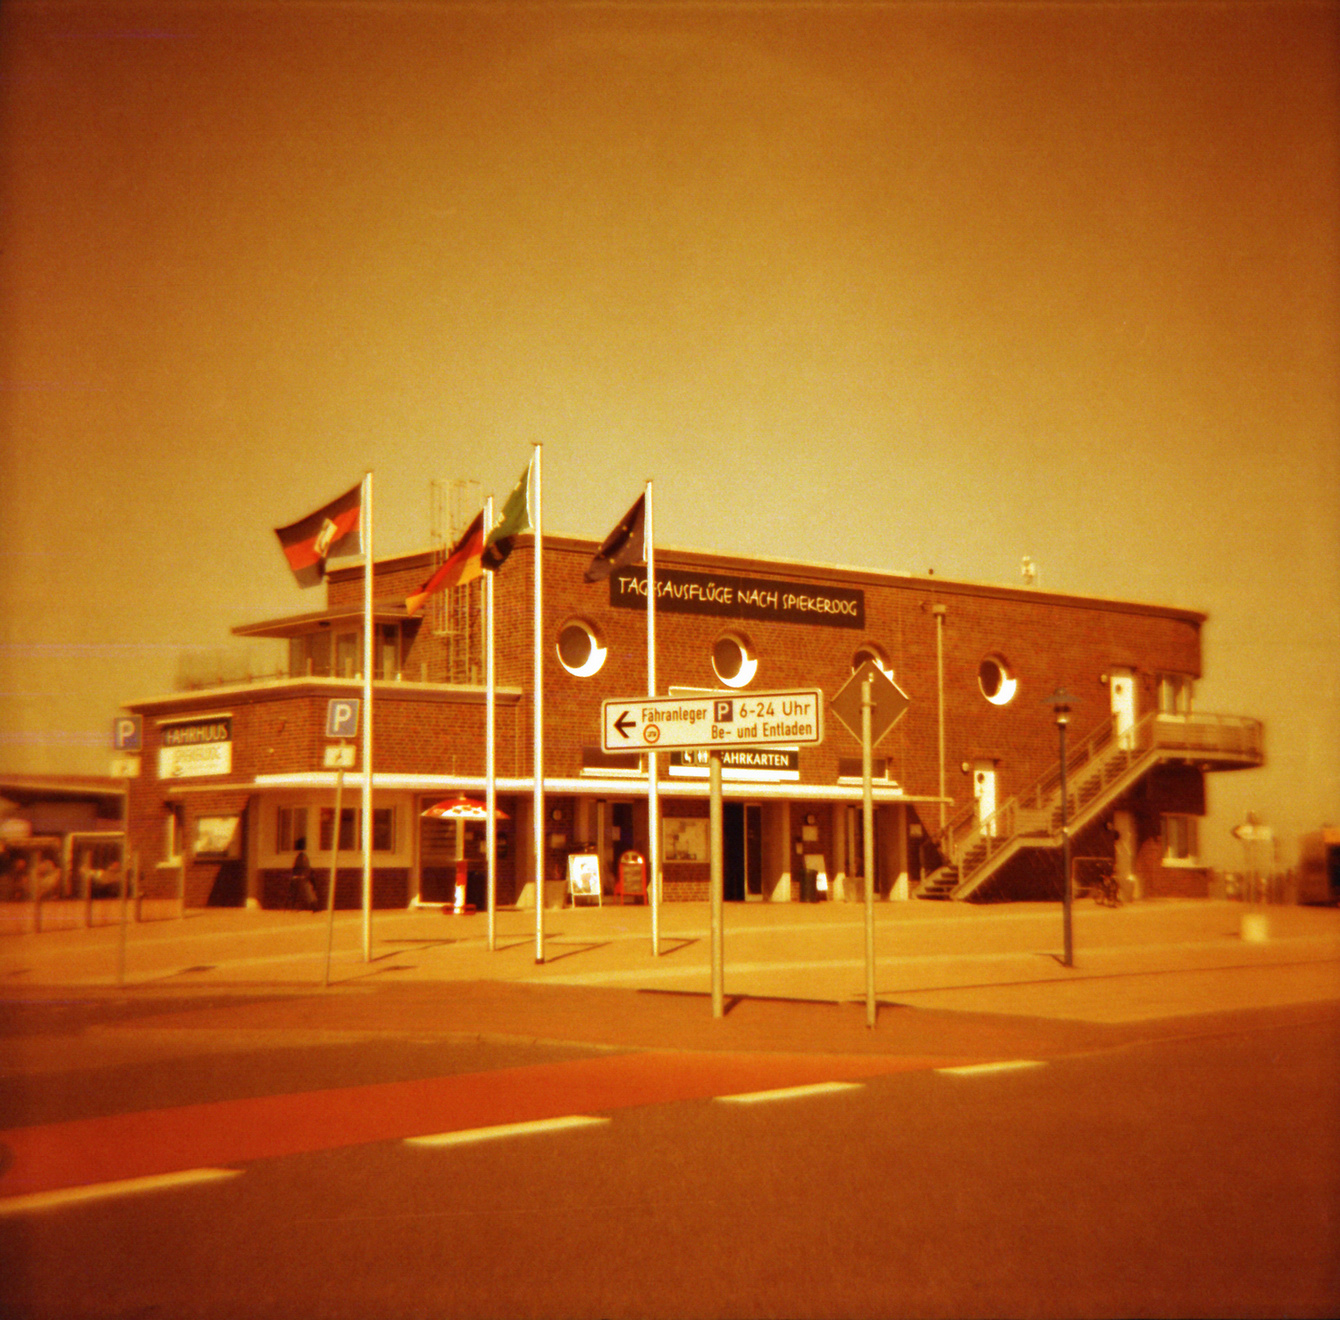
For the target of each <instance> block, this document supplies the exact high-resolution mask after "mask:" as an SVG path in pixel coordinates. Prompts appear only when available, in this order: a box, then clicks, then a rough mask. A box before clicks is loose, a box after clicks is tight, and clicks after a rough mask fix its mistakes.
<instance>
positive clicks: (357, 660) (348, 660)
mask: <svg viewBox="0 0 1340 1320" xmlns="http://www.w3.org/2000/svg"><path fill="white" fill-rule="evenodd" d="M400 664H401V654H400V628H399V627H398V626H397V625H396V624H394V623H379V624H378V625H377V627H376V631H375V633H374V644H373V648H372V666H373V668H372V672H373V676H374V677H376V678H382V679H391V678H395V677H397V675H398V674H399V672H400ZM288 673H289V677H290V678H359V677H361V676H362V673H363V630H362V628H353V629H345V630H344V631H342V632H331V631H329V630H326V629H322V630H321V631H319V632H310V633H302V634H300V635H299V636H297V637H290V638H289V639H288Z"/></svg>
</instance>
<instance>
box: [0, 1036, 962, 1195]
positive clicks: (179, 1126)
mask: <svg viewBox="0 0 1340 1320" xmlns="http://www.w3.org/2000/svg"><path fill="white" fill-rule="evenodd" d="M974 1061H975V1060H971V1059H952V1058H945V1057H943V1056H940V1057H934V1058H932V1057H893V1056H879V1055H842V1054H839V1055H812V1054H761V1053H760V1054H748V1053H739V1054H727V1053H709V1052H704V1053H683V1052H670V1051H647V1052H638V1053H630V1054H617V1055H606V1056H603V1057H600V1058H594V1059H580V1060H574V1061H570V1062H565V1063H543V1064H534V1065H530V1066H527V1067H522V1068H505V1069H499V1070H496V1071H492V1072H482V1073H463V1074H456V1075H453V1076H448V1077H430V1078H424V1079H421V1080H417V1081H407V1082H382V1083H376V1084H373V1085H367V1086H352V1087H346V1088H340V1089H335V1090H323V1091H303V1092H299V1093H296V1094H292V1095H273V1096H258V1097H253V1098H248V1099H240V1100H218V1101H213V1102H210V1103H208V1104H198V1105H183V1106H181V1107H179V1108H173V1109H151V1110H145V1111H141V1112H137V1113H129V1114H112V1115H108V1116H107V1117H104V1118H85V1119H75V1120H71V1121H68V1122H63V1123H48V1124H42V1125H39V1126H34V1127H25V1128H12V1129H10V1130H8V1131H0V1143H2V1144H3V1145H4V1146H5V1147H7V1148H8V1152H9V1156H10V1158H9V1161H8V1164H7V1166H6V1167H5V1168H4V1172H3V1174H0V1198H5V1197H12V1196H26V1195H30V1194H32V1193H35V1192H46V1191H55V1190H57V1189H61V1188H68V1187H84V1186H90V1185H93V1184H97V1183H106V1182H117V1181H121V1180H123V1179H129V1178H143V1177H151V1176H154V1175H158V1174H165V1173H175V1172H179V1171H181V1170H184V1169H196V1168H202V1167H218V1166H226V1165H236V1164H244V1163H247V1162H249V1161H251V1160H260V1159H269V1158H273V1157H275V1156H281V1155H296V1154H301V1153H305V1152H309V1151H319V1150H333V1149H337V1148H339V1147H343V1146H358V1145H363V1144H366V1143H368V1142H374V1141H394V1140H400V1139H403V1138H405V1137H415V1136H428V1135H431V1134H433V1133H438V1132H460V1131H464V1130H467V1129H470V1128H482V1127H493V1126H496V1125H500V1124H504V1123H521V1122H530V1121H535V1120H538V1119H546V1118H559V1117H563V1116H564V1115H569V1114H603V1113H608V1112H610V1111H611V1110H617V1109H626V1108H631V1107H633V1106H635V1105H652V1104H665V1103H668V1102H671V1101H676V1100H704V1099H710V1098H712V1097H713V1096H719V1095H733V1094H740V1093H743V1092H751V1091H766V1090H774V1089H781V1088H783V1087H790V1086H806V1085H813V1084H815V1083H821V1082H842V1081H858V1080H860V1079H862V1078H866V1077H874V1076H880V1075H883V1074H888V1073H897V1072H914V1071H925V1070H928V1069H931V1068H944V1067H948V1066H953V1065H955V1064H964V1063H970V1062H974Z"/></svg>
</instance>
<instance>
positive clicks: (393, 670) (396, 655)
mask: <svg viewBox="0 0 1340 1320" xmlns="http://www.w3.org/2000/svg"><path fill="white" fill-rule="evenodd" d="M375 650H376V654H375V655H374V656H373V659H372V664H373V669H372V673H373V677H374V678H381V679H386V680H387V681H388V682H389V681H390V680H392V679H394V678H395V677H396V676H397V675H398V674H399V673H400V629H399V627H398V626H397V625H396V624H394V623H383V624H379V625H378V627H377V645H376V648H375Z"/></svg>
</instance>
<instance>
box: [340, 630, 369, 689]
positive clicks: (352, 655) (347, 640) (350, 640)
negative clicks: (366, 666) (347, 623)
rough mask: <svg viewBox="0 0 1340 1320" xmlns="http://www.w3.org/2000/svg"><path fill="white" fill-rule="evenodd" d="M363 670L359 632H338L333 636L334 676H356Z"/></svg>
mask: <svg viewBox="0 0 1340 1320" xmlns="http://www.w3.org/2000/svg"><path fill="white" fill-rule="evenodd" d="M362 672H363V637H362V633H361V631H360V632H345V633H339V634H338V635H337V636H336V638H335V675H334V676H335V677H336V678H357V677H358V676H359V674H361V673H362Z"/></svg>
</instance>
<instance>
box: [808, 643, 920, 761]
mask: <svg viewBox="0 0 1340 1320" xmlns="http://www.w3.org/2000/svg"><path fill="white" fill-rule="evenodd" d="M867 678H869V679H870V680H871V683H870V700H871V701H872V702H873V703H874V706H873V708H872V710H871V711H870V745H871V747H873V746H874V745H875V744H876V743H877V742H878V741H879V740H880V739H881V738H882V737H883V736H884V735H885V734H886V733H888V731H889V730H890V729H891V728H893V726H894V725H895V724H897V723H898V721H899V720H900V719H902V717H903V716H904V715H905V714H906V713H907V708H908V706H910V705H911V704H912V703H911V702H910V701H909V700H908V697H907V693H906V692H904V691H903V690H902V688H900V687H899V686H898V684H897V683H895V682H894V681H893V679H891V678H890V677H889V676H888V675H887V674H886V673H885V672H884V671H883V670H882V669H881V668H880V667H879V666H878V665H877V664H876V663H875V662H874V661H873V660H867V661H866V662H865V663H864V664H863V665H862V666H861V667H860V668H859V669H858V670H857V671H856V672H855V673H854V674H852V676H851V677H850V678H849V679H848V680H847V681H846V682H845V683H844V684H843V685H842V686H841V687H840V688H839V689H838V691H837V695H836V696H834V698H833V700H832V701H830V702H829V703H828V709H829V710H830V711H832V712H833V714H834V715H836V716H837V717H838V719H839V720H841V721H842V723H843V724H844V725H845V726H846V728H847V730H848V732H849V733H850V734H851V735H852V737H853V738H855V739H856V741H857V742H860V741H861V684H862V683H864V682H865V680H866V679H867Z"/></svg>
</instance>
